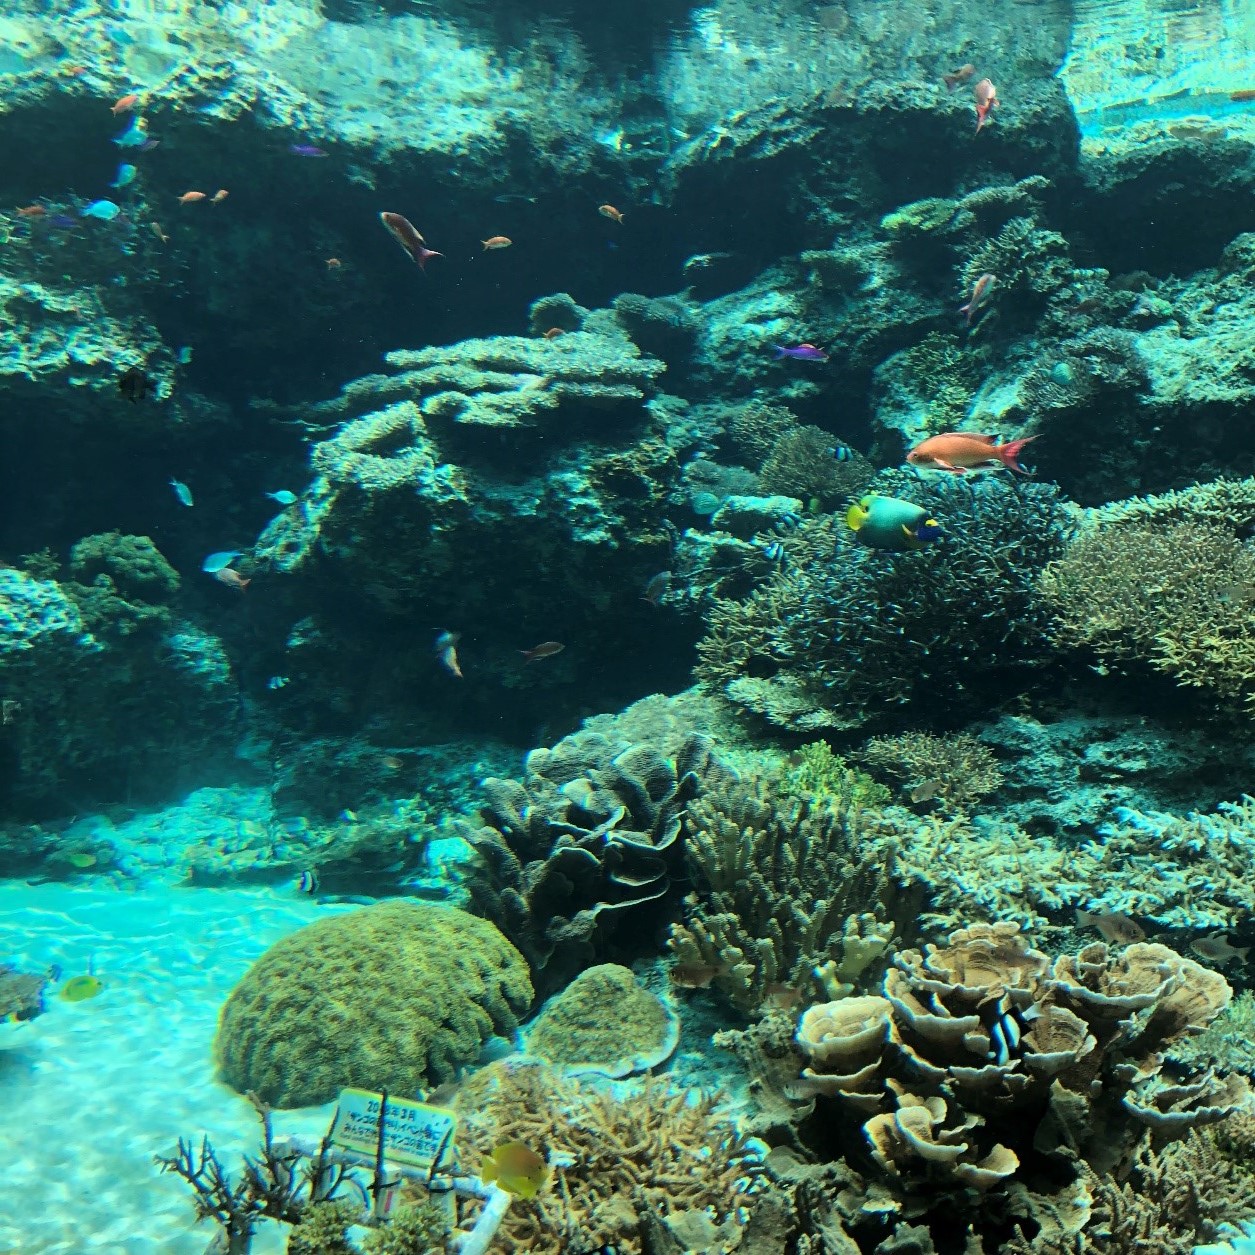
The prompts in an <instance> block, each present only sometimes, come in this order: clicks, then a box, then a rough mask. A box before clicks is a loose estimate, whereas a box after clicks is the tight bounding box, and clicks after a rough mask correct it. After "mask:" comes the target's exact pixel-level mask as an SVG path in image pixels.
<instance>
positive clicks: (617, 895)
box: [463, 732, 729, 988]
mask: <svg viewBox="0 0 1255 1255" xmlns="http://www.w3.org/2000/svg"><path fill="white" fill-rule="evenodd" d="M665 748H672V752H673V753H674V758H671V757H669V756H668V755H667V754H666V753H665V752H664V749H665ZM727 774H729V773H728V771H727V769H726V768H724V767H723V766H722V765H721V764H720V763H719V762H718V760H717V759H715V758H714V756H713V755H712V753H711V748H710V743H709V741H708V740H707V739H706V738H705V737H702V736H696V735H689V736H686V737H680V738H676V739H675V743H674V747H669V746H668V747H664V748H657V747H655V746H653V745H650V744H647V743H645V744H632V743H631V742H629V741H627V740H625V739H623V738H621V737H608V736H604V735H601V734H600V733H590V732H581V733H576V734H575V735H573V736H569V737H566V738H564V739H563V740H562V741H560V742H558V744H557V745H555V746H554V748H553V749H551V750H545V749H541V750H534V751H533V752H532V753H531V754H529V755H528V758H527V766H526V775H525V776H524V778H523V779H522V780H521V781H520V780H501V779H498V778H495V777H490V778H489V779H487V780H485V781H484V785H483V788H484V794H485V802H484V805H483V806H482V807H481V809H480V823H479V824H478V825H475V824H471V823H467V824H464V825H463V835H464V836H465V837H466V839H467V840H468V841H469V842H470V843H471V844H472V845H473V846H474V848H475V850H476V852H477V853H478V855H479V857H480V870H479V874H478V875H475V876H473V877H472V879H471V882H470V891H471V901H472V905H473V909H475V910H477V911H479V912H480V913H482V914H483V915H485V916H487V917H488V918H490V919H493V920H496V921H498V922H499V923H500V926H501V928H502V929H503V930H504V931H505V933H506V935H507V936H509V937H510V938H511V939H512V940H513V941H514V942H515V944H516V945H518V947H519V949H520V950H522V952H523V954H524V955H525V956H526V957H527V960H528V962H529V963H530V964H531V966H532V970H533V972H534V973H535V974H536V976H537V979H538V981H540V983H541V984H542V986H543V987H545V988H553V987H557V986H558V985H560V984H562V983H564V982H565V981H566V980H568V979H570V978H571V977H572V976H573V975H574V974H575V973H576V972H577V971H579V970H580V969H581V968H583V967H586V966H587V965H588V963H589V962H590V961H591V960H592V959H593V956H594V955H595V954H596V952H597V948H598V946H599V945H602V944H604V943H605V940H606V938H607V937H608V935H609V934H610V933H611V932H612V931H613V929H614V925H615V924H621V922H622V920H623V919H624V918H625V917H627V916H629V915H632V914H635V915H637V916H638V917H640V916H641V915H642V912H643V908H646V907H647V906H648V904H650V903H657V902H658V901H659V900H660V899H662V898H663V897H664V896H665V895H666V894H667V893H668V890H669V888H670V883H671V877H672V875H673V873H674V871H675V870H676V867H677V865H678V862H679V857H680V853H681V849H682V841H681V834H682V830H683V827H684V824H685V807H686V805H687V804H688V803H689V801H690V800H691V799H692V798H693V797H694V796H695V795H696V794H697V793H698V792H699V791H700V789H701V788H702V785H703V782H708V781H714V780H717V779H720V778H721V777H723V776H725V775H727ZM542 974H543V975H542Z"/></svg>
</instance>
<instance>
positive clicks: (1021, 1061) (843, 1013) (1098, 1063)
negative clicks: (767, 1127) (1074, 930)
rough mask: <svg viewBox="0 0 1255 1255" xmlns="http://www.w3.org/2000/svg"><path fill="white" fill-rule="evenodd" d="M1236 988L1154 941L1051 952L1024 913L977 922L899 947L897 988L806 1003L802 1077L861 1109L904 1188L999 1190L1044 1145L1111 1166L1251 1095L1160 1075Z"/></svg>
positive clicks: (1067, 1156) (1064, 1155)
mask: <svg viewBox="0 0 1255 1255" xmlns="http://www.w3.org/2000/svg"><path fill="white" fill-rule="evenodd" d="M1231 995H1232V991H1231V989H1230V988H1229V985H1228V983H1227V982H1226V981H1225V979H1224V977H1223V976H1221V975H1219V973H1216V972H1212V971H1209V970H1208V969H1206V968H1204V967H1201V966H1200V965H1199V964H1197V963H1195V962H1193V961H1192V960H1190V959H1186V958H1182V957H1181V956H1180V955H1177V954H1175V953H1174V952H1173V951H1171V950H1169V949H1168V948H1167V947H1166V946H1162V945H1158V944H1155V943H1147V942H1138V943H1135V944H1133V945H1130V946H1127V947H1126V948H1125V949H1124V950H1122V951H1120V952H1119V953H1118V954H1113V953H1112V952H1111V951H1110V950H1109V949H1108V947H1107V946H1106V945H1105V944H1104V943H1101V942H1100V943H1096V944H1093V945H1090V946H1087V947H1086V948H1085V949H1083V950H1082V951H1081V952H1080V953H1079V954H1076V955H1063V956H1062V957H1060V958H1058V959H1055V960H1054V961H1053V962H1052V961H1051V960H1050V959H1049V958H1048V957H1047V956H1046V955H1045V954H1043V953H1042V952H1041V951H1038V950H1034V949H1032V948H1031V947H1030V946H1029V944H1028V942H1027V941H1026V940H1025V938H1024V937H1023V936H1022V935H1021V934H1020V932H1019V930H1018V928H1017V927H1016V925H1014V924H995V925H984V924H978V925H973V926H972V927H970V928H966V929H960V930H959V931H957V932H955V933H953V934H951V936H950V938H949V941H948V942H947V943H946V944H944V945H928V946H926V947H925V948H924V950H923V951H919V950H905V951H900V952H899V953H897V954H895V956H894V959H893V967H892V968H890V970H889V971H888V972H887V973H886V976H885V980H884V989H883V995H871V996H866V997H861V998H853V999H839V1000H837V1001H836V1002H832V1003H827V1004H822V1005H819V1006H814V1007H811V1008H810V1009H809V1010H807V1011H806V1012H805V1014H804V1015H803V1016H802V1018H801V1021H800V1023H799V1025H798V1029H797V1044H798V1047H799V1048H800V1050H801V1052H802V1054H803V1055H804V1056H805V1058H806V1059H807V1061H808V1066H807V1067H806V1068H805V1069H804V1071H803V1073H802V1080H801V1082H799V1084H801V1085H804V1086H805V1087H806V1088H807V1089H808V1090H809V1092H811V1093H813V1094H816V1095H821V1096H831V1097H833V1098H835V1099H836V1100H837V1101H838V1103H839V1104H840V1105H841V1106H842V1107H844V1108H845V1109H846V1110H847V1111H849V1112H852V1113H857V1115H858V1116H859V1117H860V1118H861V1119H862V1121H863V1127H862V1139H863V1140H864V1143H865V1147H866V1148H867V1149H869V1150H870V1154H871V1160H872V1162H873V1163H874V1164H875V1165H876V1166H877V1167H878V1169H879V1170H880V1172H881V1173H882V1174H883V1176H884V1178H885V1179H886V1180H887V1181H889V1182H891V1183H893V1184H894V1185H895V1187H896V1188H898V1189H901V1190H902V1191H904V1192H908V1193H910V1192H915V1191H920V1190H924V1191H927V1190H929V1189H934V1190H935V1189H947V1188H953V1187H954V1186H956V1185H959V1184H962V1185H966V1186H970V1187H974V1188H975V1190H977V1191H986V1190H989V1189H991V1188H992V1187H994V1186H995V1185H997V1184H998V1183H999V1182H1001V1181H1003V1180H1005V1179H1006V1178H1008V1177H1010V1176H1011V1175H1012V1174H1014V1173H1016V1172H1017V1171H1018V1170H1019V1169H1020V1168H1021V1166H1022V1165H1025V1164H1027V1163H1029V1162H1030V1161H1032V1162H1039V1161H1040V1157H1041V1156H1047V1157H1051V1156H1054V1157H1057V1158H1059V1159H1061V1160H1062V1161H1063V1162H1064V1163H1065V1164H1073V1163H1076V1162H1077V1161H1084V1162H1085V1163H1086V1164H1088V1165H1089V1166H1090V1167H1091V1168H1093V1169H1094V1170H1096V1171H1098V1172H1108V1171H1112V1170H1114V1169H1116V1168H1118V1167H1119V1166H1121V1165H1127V1164H1128V1163H1130V1162H1131V1160H1132V1156H1133V1155H1134V1154H1135V1153H1136V1151H1137V1149H1138V1147H1139V1146H1140V1145H1141V1144H1142V1143H1144V1142H1145V1141H1146V1140H1147V1139H1148V1138H1149V1139H1150V1141H1151V1142H1152V1144H1154V1145H1164V1144H1166V1143H1167V1142H1170V1141H1172V1140H1174V1139H1176V1138H1179V1137H1181V1136H1183V1135H1184V1134H1185V1133H1186V1132H1187V1131H1188V1130H1189V1129H1191V1128H1194V1127H1198V1126H1201V1125H1204V1124H1208V1123H1214V1122H1216V1121H1218V1120H1221V1119H1224V1118H1225V1117H1226V1116H1227V1115H1229V1114H1230V1113H1232V1112H1233V1111H1236V1110H1238V1109H1241V1108H1246V1107H1249V1106H1250V1104H1251V1101H1252V1098H1253V1095H1252V1091H1251V1088H1250V1085H1249V1084H1248V1082H1247V1081H1246V1080H1245V1079H1244V1078H1242V1077H1239V1076H1236V1075H1232V1074H1230V1075H1226V1076H1217V1075H1216V1074H1214V1073H1211V1072H1204V1073H1201V1074H1199V1075H1198V1076H1195V1077H1193V1078H1189V1079H1186V1080H1177V1079H1175V1078H1172V1077H1170V1076H1168V1075H1167V1074H1166V1073H1165V1072H1164V1071H1163V1070H1162V1069H1163V1051H1164V1050H1165V1049H1166V1048H1167V1047H1169V1046H1170V1045H1171V1044H1172V1042H1174V1041H1176V1040H1177V1039H1179V1038H1180V1037H1182V1036H1183V1035H1185V1034H1187V1033H1191V1032H1196V1031H1199V1030H1200V1029H1202V1028H1204V1027H1205V1026H1206V1025H1207V1024H1208V1023H1210V1022H1211V1020H1213V1019H1214V1018H1215V1017H1216V1016H1217V1015H1218V1014H1219V1013H1220V1011H1221V1010H1222V1009H1223V1008H1224V1007H1225V1006H1226V1005H1227V1003H1228V1001H1229V999H1230V997H1231ZM848 1153H850V1154H853V1155H855V1156H858V1155H859V1154H860V1148H859V1147H858V1146H857V1143H855V1142H851V1143H850V1145H849V1149H848ZM862 1153H864V1154H865V1153H866V1151H865V1150H864V1151H863V1152H862Z"/></svg>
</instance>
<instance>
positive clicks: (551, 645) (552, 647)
mask: <svg viewBox="0 0 1255 1255" xmlns="http://www.w3.org/2000/svg"><path fill="white" fill-rule="evenodd" d="M565 648H566V646H565V645H564V644H562V642H561V641H541V643H540V644H539V645H534V646H532V648H531V649H520V650H519V653H520V654H522V655H523V658H524V660H525V661H527V662H536V661H537V659H540V658H552V657H553V656H554V654H560V653H561V652H562V651H563V650H564V649H565Z"/></svg>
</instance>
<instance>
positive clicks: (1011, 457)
mask: <svg viewBox="0 0 1255 1255" xmlns="http://www.w3.org/2000/svg"><path fill="white" fill-rule="evenodd" d="M1036 439H1037V437H1036V436H1021V437H1020V439H1019V440H1008V441H1007V443H1006V444H1004V445H999V446H998V456H999V457H1000V458H1001V459H1002V463H1003V465H1004V466H1007V467H1009V468H1010V469H1011V470H1013V471H1016V472H1017V473H1019V474H1020V475H1029V474H1031V473H1032V472H1031V471H1028V470H1026V469H1025V468H1024V467H1023V466H1021V465H1020V462H1019V457H1020V450H1021V449H1023V448H1024V446H1025V445H1026V444H1028V442H1029V441H1030V440H1036Z"/></svg>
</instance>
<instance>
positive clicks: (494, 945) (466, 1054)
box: [214, 902, 532, 1107]
mask: <svg viewBox="0 0 1255 1255" xmlns="http://www.w3.org/2000/svg"><path fill="white" fill-rule="evenodd" d="M531 1000H532V987H531V984H530V982H529V981H528V978H527V968H526V965H525V964H524V962H523V960H522V957H521V956H520V955H519V954H518V953H517V951H515V950H514V948H513V947H512V946H511V945H510V944H509V943H508V942H507V941H506V940H505V938H503V937H502V936H501V934H500V933H499V932H498V931H497V929H496V928H495V927H493V925H492V924H490V923H488V922H487V921H486V920H481V919H478V918H476V917H475V916H473V915H469V914H467V913H466V912H464V911H460V910H458V909H457V908H455V907H437V906H428V905H424V904H420V903H416V902H385V903H381V904H380V905H377V906H372V907H368V908H366V909H365V910H357V911H352V912H350V913H349V914H347V915H340V916H334V917H332V918H330V919H325V920H319V921H318V922H316V923H314V924H310V925H307V926H306V927H305V928H302V929H300V930H298V931H297V932H295V933H293V934H292V935H291V936H289V937H285V938H284V939H283V940H282V941H280V942H279V943H278V944H276V945H274V946H272V947H271V948H270V949H269V950H268V951H267V952H266V953H265V954H264V955H262V957H261V958H260V959H259V960H258V961H257V962H256V963H255V964H254V965H253V966H252V967H251V968H250V969H249V971H248V972H247V973H246V974H245V976H244V978H243V979H242V980H241V981H240V983H239V984H238V985H237V986H236V988H235V989H234V990H233V991H232V993H231V996H230V998H229V999H228V1000H227V1002H226V1005H225V1006H224V1007H223V1008H222V1014H221V1016H220V1018H219V1023H218V1033H217V1037H216V1038H215V1041H214V1058H215V1061H216V1064H217V1066H218V1068H219V1071H220V1073H221V1075H222V1078H223V1080H225V1081H226V1083H227V1084H229V1085H231V1086H232V1087H233V1088H234V1089H236V1090H238V1091H239V1092H241V1093H253V1094H256V1095H257V1096H258V1097H259V1098H260V1099H261V1100H262V1101H263V1102H266V1103H268V1104H270V1105H272V1106H277V1107H301V1106H309V1105H312V1104H317V1103H323V1102H327V1101H329V1100H330V1099H332V1098H334V1097H335V1096H336V1094H337V1093H338V1092H339V1091H340V1090H341V1089H342V1088H344V1087H345V1086H359V1087H363V1088H366V1089H374V1090H377V1089H388V1090H390V1091H393V1092H396V1093H402V1094H413V1093H417V1092H419V1091H420V1090H422V1089H425V1088H428V1087H430V1086H433V1085H436V1084H439V1083H440V1082H442V1081H448V1080H452V1079H453V1078H454V1077H455V1076H456V1075H457V1073H458V1071H459V1070H460V1069H461V1068H463V1067H465V1066H466V1065H467V1064H470V1063H473V1062H474V1061H475V1060H476V1059H477V1058H478V1056H479V1053H480V1049H481V1047H482V1046H483V1044H484V1042H485V1041H486V1040H487V1039H488V1038H489V1037H490V1036H492V1035H493V1034H494V1033H496V1034H500V1035H502V1036H506V1037H508V1036H510V1035H511V1034H512V1033H513V1032H514V1030H515V1029H516V1028H517V1027H518V1018H517V1017H518V1016H519V1015H520V1014H521V1013H522V1012H524V1011H526V1009H527V1007H528V1006H529V1005H530V1003H531Z"/></svg>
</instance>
